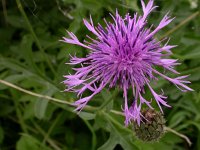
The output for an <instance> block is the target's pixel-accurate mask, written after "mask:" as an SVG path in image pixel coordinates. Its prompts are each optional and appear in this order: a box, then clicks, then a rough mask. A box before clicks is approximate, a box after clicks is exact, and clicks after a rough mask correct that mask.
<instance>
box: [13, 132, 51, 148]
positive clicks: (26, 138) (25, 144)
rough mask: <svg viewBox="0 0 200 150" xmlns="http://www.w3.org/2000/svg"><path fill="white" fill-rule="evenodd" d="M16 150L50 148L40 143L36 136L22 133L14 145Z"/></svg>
mask: <svg viewBox="0 0 200 150" xmlns="http://www.w3.org/2000/svg"><path fill="white" fill-rule="evenodd" d="M16 149H17V150H39V149H42V150H50V149H49V148H47V147H46V146H44V145H42V144H41V143H40V142H39V141H38V140H37V139H36V138H34V137H33V136H31V135H28V134H22V136H21V138H20V139H19V141H18V142H17V145H16Z"/></svg>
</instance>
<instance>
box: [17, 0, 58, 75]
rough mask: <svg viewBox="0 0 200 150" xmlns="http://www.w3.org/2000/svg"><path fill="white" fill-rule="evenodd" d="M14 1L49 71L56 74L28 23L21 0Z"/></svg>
mask: <svg viewBox="0 0 200 150" xmlns="http://www.w3.org/2000/svg"><path fill="white" fill-rule="evenodd" d="M16 3H17V6H18V8H19V10H20V12H21V14H22V16H23V17H24V20H25V21H26V24H27V26H28V29H29V31H30V32H31V34H32V36H33V38H34V39H35V42H36V44H37V47H38V49H39V50H40V51H41V53H42V55H43V57H44V59H45V60H46V62H47V65H48V66H49V68H50V69H51V71H52V72H53V73H54V75H55V74H56V71H55V69H54V68H53V66H52V64H51V62H50V60H49V58H48V57H47V55H46V54H45V51H44V49H43V48H42V46H41V44H40V42H39V40H38V38H37V36H36V34H35V32H34V30H33V28H32V26H31V23H30V21H29V19H28V17H27V15H26V13H25V11H24V9H23V6H22V4H21V1H20V0H16ZM38 72H39V71H38ZM40 74H41V73H40Z"/></svg>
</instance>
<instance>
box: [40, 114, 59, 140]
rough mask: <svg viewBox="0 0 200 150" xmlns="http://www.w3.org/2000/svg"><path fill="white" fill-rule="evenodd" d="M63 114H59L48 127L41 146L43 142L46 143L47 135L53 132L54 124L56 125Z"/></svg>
mask: <svg viewBox="0 0 200 150" xmlns="http://www.w3.org/2000/svg"><path fill="white" fill-rule="evenodd" d="M62 115H63V114H62V113H61V114H59V115H58V116H57V117H56V119H55V120H54V122H53V123H52V125H51V126H50V128H49V130H48V131H47V133H46V134H45V136H44V139H43V141H42V144H45V142H46V141H47V139H48V138H49V135H50V134H51V132H52V131H53V129H54V127H55V126H56V124H57V123H58V121H59V120H60V118H61V116H62Z"/></svg>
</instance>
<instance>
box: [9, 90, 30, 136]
mask: <svg viewBox="0 0 200 150" xmlns="http://www.w3.org/2000/svg"><path fill="white" fill-rule="evenodd" d="M11 94H12V95H14V94H13V92H12V91H11ZM13 102H14V106H15V110H16V114H17V118H18V119H19V124H20V126H21V129H22V131H23V132H24V133H28V130H27V128H26V124H25V122H24V120H23V116H22V113H21V111H20V109H19V103H18V101H17V100H13Z"/></svg>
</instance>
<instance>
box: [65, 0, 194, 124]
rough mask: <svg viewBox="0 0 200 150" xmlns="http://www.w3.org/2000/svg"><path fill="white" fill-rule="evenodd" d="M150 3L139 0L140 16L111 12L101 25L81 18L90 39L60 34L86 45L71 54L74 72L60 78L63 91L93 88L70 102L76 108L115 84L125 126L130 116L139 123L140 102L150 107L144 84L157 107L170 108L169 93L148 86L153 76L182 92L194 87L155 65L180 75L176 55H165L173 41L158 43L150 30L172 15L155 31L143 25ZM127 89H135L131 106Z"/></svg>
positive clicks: (71, 41)
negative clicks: (83, 51)
mask: <svg viewBox="0 0 200 150" xmlns="http://www.w3.org/2000/svg"><path fill="white" fill-rule="evenodd" d="M153 2H154V1H153V0H150V1H149V2H148V4H147V5H145V3H144V2H143V1H141V3H142V9H143V15H142V16H139V15H138V14H137V13H136V14H134V16H133V18H132V17H131V16H130V15H129V14H127V15H126V16H125V18H122V17H121V16H120V15H119V14H118V12H117V11H116V14H115V16H113V15H111V17H112V18H113V23H110V22H107V21H106V20H104V21H105V24H106V27H105V28H103V27H102V26H101V25H100V24H98V25H97V26H94V24H93V21H92V18H91V17H90V22H89V21H87V20H85V19H84V20H83V22H84V24H85V26H86V27H87V29H88V30H89V31H90V32H92V33H93V34H94V35H95V36H96V38H95V39H92V38H91V37H89V36H87V37H88V39H89V40H90V42H87V41H85V42H84V43H81V42H80V41H79V40H78V38H77V37H76V36H75V35H74V34H73V33H71V32H68V34H69V36H70V38H66V37H63V41H64V42H66V43H70V44H75V45H78V46H81V47H84V48H86V49H89V51H90V53H89V54H88V55H87V56H86V58H78V57H72V58H71V62H70V64H72V65H77V64H80V65H81V67H80V68H74V70H75V71H76V73H75V74H74V75H67V76H65V78H66V80H65V81H64V82H63V83H64V84H66V85H67V89H66V90H65V91H72V92H76V93H78V96H81V95H82V94H83V92H84V91H86V90H89V91H91V92H92V94H91V95H90V96H88V97H84V98H80V99H79V100H77V101H76V102H75V103H74V105H75V106H76V107H77V108H76V110H77V111H80V110H82V109H83V108H84V106H85V105H86V104H87V103H88V102H89V101H90V100H91V99H92V98H93V97H94V96H95V95H96V94H97V93H99V92H100V91H101V90H102V89H103V88H104V87H105V86H106V85H109V87H110V88H112V87H116V86H119V87H120V88H121V89H122V90H123V92H124V108H123V111H124V114H125V116H126V121H125V124H126V125H128V124H129V123H130V122H131V121H136V122H137V123H138V124H140V122H141V120H142V118H144V119H145V117H144V116H142V114H141V108H142V105H147V106H148V107H149V108H151V109H153V108H152V106H151V101H150V100H146V99H145V98H144V97H142V94H144V93H145V90H144V87H145V85H147V87H148V88H149V90H150V91H151V93H152V96H153V97H154V99H155V101H156V102H157V104H158V106H159V108H160V110H161V111H162V108H161V106H162V105H164V106H166V107H170V105H169V104H167V101H166V99H167V97H166V96H164V95H163V94H157V93H156V92H155V91H154V90H153V88H152V87H151V85H150V81H152V80H155V79H156V80H157V78H156V76H157V75H159V76H161V77H163V78H164V79H166V80H168V81H170V82H172V83H173V84H175V85H176V86H177V87H178V88H179V89H181V90H182V91H192V89H191V88H189V87H188V86H186V85H185V84H186V83H189V81H185V80H183V79H184V78H185V77H186V76H181V77H177V78H170V77H167V76H166V75H164V74H162V73H160V72H158V71H157V70H155V66H159V67H162V68H164V69H165V70H169V71H170V72H172V73H175V74H179V72H177V71H176V70H175V69H174V66H176V65H178V64H179V63H177V60H175V59H170V58H165V57H167V56H169V55H171V49H172V48H173V47H175V46H173V45H168V41H167V42H166V43H165V44H164V46H162V45H161V41H158V40H156V39H155V38H154V35H155V34H156V33H157V32H158V31H159V30H161V29H162V28H164V27H165V26H167V25H168V24H169V23H170V22H171V21H172V20H173V19H171V18H170V17H169V16H168V14H166V15H165V16H164V17H163V19H162V20H161V22H160V23H159V24H158V26H157V27H155V29H154V30H151V29H152V28H148V27H146V25H147V17H148V15H149V14H150V13H151V12H152V11H153V10H154V9H155V8H156V7H157V6H153ZM151 27H152V26H151ZM129 88H132V91H133V95H132V98H131V100H132V105H131V106H130V107H129V106H128V94H127V93H128V92H127V91H128V89H129ZM129 97H131V96H129Z"/></svg>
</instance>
